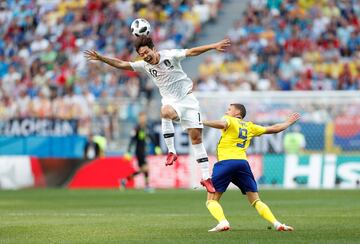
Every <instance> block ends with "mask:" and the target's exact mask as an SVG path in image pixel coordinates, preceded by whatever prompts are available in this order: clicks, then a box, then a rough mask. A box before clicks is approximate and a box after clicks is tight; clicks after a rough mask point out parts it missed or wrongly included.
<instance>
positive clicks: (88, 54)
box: [84, 50, 101, 61]
mask: <svg viewBox="0 0 360 244" xmlns="http://www.w3.org/2000/svg"><path fill="white" fill-rule="evenodd" d="M84 56H85V58H87V60H88V61H92V60H100V57H101V55H100V54H99V53H98V52H96V51H95V50H85V51H84Z"/></svg>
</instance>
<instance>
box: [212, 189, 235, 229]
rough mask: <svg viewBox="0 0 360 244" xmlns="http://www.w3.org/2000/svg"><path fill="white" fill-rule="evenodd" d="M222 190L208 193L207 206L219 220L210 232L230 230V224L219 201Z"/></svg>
mask: <svg viewBox="0 0 360 244" xmlns="http://www.w3.org/2000/svg"><path fill="white" fill-rule="evenodd" d="M221 196H222V192H215V193H208V196H207V201H206V207H207V208H208V210H209V212H210V213H211V215H212V216H213V217H214V218H215V219H216V220H217V221H218V222H219V223H218V224H217V225H216V226H215V227H214V228H212V229H210V230H209V232H220V231H227V230H230V224H229V222H228V221H227V219H226V218H225V215H224V211H223V209H222V207H221V205H220V203H219V200H220V198H221Z"/></svg>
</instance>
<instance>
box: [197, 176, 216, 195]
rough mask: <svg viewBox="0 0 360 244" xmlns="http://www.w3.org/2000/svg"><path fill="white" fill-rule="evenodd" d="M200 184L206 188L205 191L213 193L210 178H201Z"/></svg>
mask: <svg viewBox="0 0 360 244" xmlns="http://www.w3.org/2000/svg"><path fill="white" fill-rule="evenodd" d="M200 184H201V185H202V186H204V187H205V188H206V190H207V192H209V193H215V188H214V185H213V183H212V181H211V179H210V178H209V179H207V180H201V181H200Z"/></svg>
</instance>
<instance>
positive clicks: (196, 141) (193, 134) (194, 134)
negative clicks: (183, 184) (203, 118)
mask: <svg viewBox="0 0 360 244" xmlns="http://www.w3.org/2000/svg"><path fill="white" fill-rule="evenodd" d="M188 132H189V136H190V139H191V144H192V148H193V151H194V154H195V159H196V161H197V162H198V164H199V166H200V169H201V174H202V180H201V182H200V183H201V185H203V186H204V187H205V188H206V190H207V191H208V192H212V193H214V192H215V188H214V186H213V184H212V181H211V178H210V173H209V158H208V155H207V153H206V150H205V147H204V144H203V143H202V129H201V128H190V129H188Z"/></svg>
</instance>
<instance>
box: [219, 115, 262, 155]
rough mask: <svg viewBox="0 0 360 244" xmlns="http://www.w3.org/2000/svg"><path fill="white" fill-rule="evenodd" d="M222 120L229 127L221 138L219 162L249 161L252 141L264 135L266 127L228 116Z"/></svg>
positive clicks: (222, 133)
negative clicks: (248, 150) (248, 155)
mask: <svg viewBox="0 0 360 244" xmlns="http://www.w3.org/2000/svg"><path fill="white" fill-rule="evenodd" d="M222 120H225V121H226V122H227V124H228V127H227V129H224V130H222V131H221V138H220V140H219V143H218V146H217V158H218V161H222V160H228V159H245V160H247V157H246V149H247V148H248V147H249V145H250V141H251V139H252V138H253V137H255V136H260V135H262V134H264V133H265V131H266V129H265V127H263V126H260V125H256V124H253V123H252V122H246V121H244V120H242V119H239V118H235V117H231V116H228V115H225V116H224V117H223V118H222Z"/></svg>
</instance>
